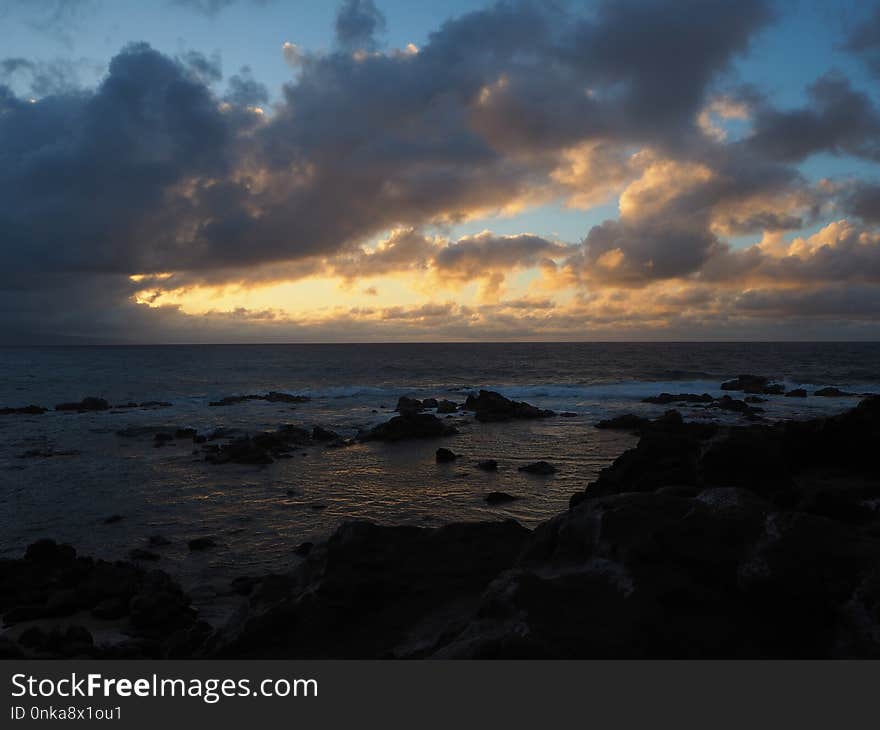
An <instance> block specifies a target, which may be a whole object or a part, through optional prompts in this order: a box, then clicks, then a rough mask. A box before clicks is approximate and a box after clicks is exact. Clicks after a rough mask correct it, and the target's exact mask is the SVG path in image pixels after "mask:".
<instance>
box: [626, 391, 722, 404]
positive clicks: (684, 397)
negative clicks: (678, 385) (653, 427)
mask: <svg viewBox="0 0 880 730" xmlns="http://www.w3.org/2000/svg"><path fill="white" fill-rule="evenodd" d="M713 400H715V399H714V398H713V397H712V396H711V395H709V394H708V393H703V394H702V395H697V394H696V393H675V394H672V393H661V394H660V395H652V396H649V397H648V398H643V399H642V403H654V404H657V405H668V404H669V403H711V402H712V401H713Z"/></svg>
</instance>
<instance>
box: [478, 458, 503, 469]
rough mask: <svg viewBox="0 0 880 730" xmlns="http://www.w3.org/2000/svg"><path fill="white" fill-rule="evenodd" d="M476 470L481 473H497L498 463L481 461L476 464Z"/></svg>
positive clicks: (487, 460) (491, 460)
mask: <svg viewBox="0 0 880 730" xmlns="http://www.w3.org/2000/svg"><path fill="white" fill-rule="evenodd" d="M477 469H481V470H482V471H498V462H497V461H496V460H495V459H483V460H482V461H478V462H477Z"/></svg>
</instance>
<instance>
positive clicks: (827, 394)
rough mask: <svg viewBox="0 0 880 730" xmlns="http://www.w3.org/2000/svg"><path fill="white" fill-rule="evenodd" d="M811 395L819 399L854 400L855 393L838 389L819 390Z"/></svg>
mask: <svg viewBox="0 0 880 730" xmlns="http://www.w3.org/2000/svg"><path fill="white" fill-rule="evenodd" d="M813 395H815V396H818V397H819V398H854V397H855V396H856V393H848V392H846V391H845V390H841V389H840V388H819V390H817V391H816V392H815V393H813Z"/></svg>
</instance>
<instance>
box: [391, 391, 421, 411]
mask: <svg viewBox="0 0 880 730" xmlns="http://www.w3.org/2000/svg"><path fill="white" fill-rule="evenodd" d="M423 408H424V406H423V405H422V401H420V400H418V399H416V398H407V397H406V396H405V395H402V396H400V398H398V399H397V407H396V408H395V409H394V410H395V411H397V412H399V413H418V412H419V411H421V410H422V409H423Z"/></svg>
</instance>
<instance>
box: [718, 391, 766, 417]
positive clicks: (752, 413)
mask: <svg viewBox="0 0 880 730" xmlns="http://www.w3.org/2000/svg"><path fill="white" fill-rule="evenodd" d="M711 407H712V408H720V409H721V410H722V411H732V412H733V413H739V414H741V415H743V416H748V417H750V418H755V417H757V416H758V415H759V414H761V413H763V412H764V409H763V408H758V407H757V406H751V405H749V404H748V403H746V402H745V401H744V400H738V399H737V398H731V397H730V396H729V395H723V396H721V398H719V399H718V400H716V401H714V402H713V403H712V404H711Z"/></svg>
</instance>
